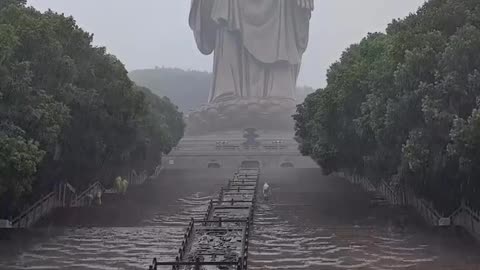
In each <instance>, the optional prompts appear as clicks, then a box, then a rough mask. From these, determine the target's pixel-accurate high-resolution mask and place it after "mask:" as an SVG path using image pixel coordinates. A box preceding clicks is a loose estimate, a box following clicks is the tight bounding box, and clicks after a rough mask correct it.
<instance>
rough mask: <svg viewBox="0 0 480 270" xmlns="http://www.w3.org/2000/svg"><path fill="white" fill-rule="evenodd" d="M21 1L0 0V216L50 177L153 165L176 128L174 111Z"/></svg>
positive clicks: (55, 18)
mask: <svg viewBox="0 0 480 270" xmlns="http://www.w3.org/2000/svg"><path fill="white" fill-rule="evenodd" d="M25 2H26V1H21V0H0V126H1V128H0V211H1V212H0V213H1V214H2V215H7V214H12V213H14V212H15V210H16V209H17V208H18V207H19V206H20V205H21V203H23V202H26V201H28V199H31V198H34V197H35V195H38V193H41V192H44V191H46V190H49V189H50V188H51V187H52V185H53V184H54V183H56V182H58V181H69V182H71V183H73V184H76V185H77V186H85V185H87V184H88V183H89V182H90V181H91V180H92V179H93V178H95V177H97V178H98V179H101V180H104V181H110V180H111V179H110V177H112V174H113V173H119V171H120V172H121V170H122V168H137V169H143V168H145V167H146V166H147V165H151V164H152V163H157V164H158V162H160V156H161V153H162V152H168V151H169V150H170V149H171V148H172V147H173V146H174V145H175V144H176V143H177V142H178V141H179V139H180V138H181V137H182V136H183V129H184V125H183V120H182V118H183V116H182V114H181V113H180V112H178V110H177V107H176V106H175V105H173V104H172V103H171V102H170V100H168V99H167V98H160V97H158V96H155V95H154V94H152V93H151V91H149V90H148V89H145V88H139V87H136V86H135V85H134V84H133V83H132V81H130V79H129V78H128V75H127V71H126V69H125V67H124V65H123V64H122V63H121V62H120V61H119V60H118V59H117V58H116V57H115V56H113V55H110V54H108V53H106V49H105V48H103V47H95V46H93V45H92V39H93V35H91V34H89V33H87V32H85V31H83V30H82V29H81V28H80V27H79V26H78V25H77V24H76V22H75V20H74V19H73V18H72V17H65V16H64V15H61V14H57V13H54V12H52V11H47V12H45V13H41V12H39V11H37V10H35V9H34V8H31V7H26V6H25V5H26V3H25ZM32 191H34V193H33V195H31V194H32Z"/></svg>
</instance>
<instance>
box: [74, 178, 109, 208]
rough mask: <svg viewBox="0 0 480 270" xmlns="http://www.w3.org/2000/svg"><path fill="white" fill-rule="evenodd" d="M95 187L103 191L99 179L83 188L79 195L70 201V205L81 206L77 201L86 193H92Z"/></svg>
mask: <svg viewBox="0 0 480 270" xmlns="http://www.w3.org/2000/svg"><path fill="white" fill-rule="evenodd" d="M95 189H100V190H101V191H102V192H103V191H105V188H104V186H103V185H102V183H100V182H99V181H96V182H95V183H93V184H91V185H90V186H89V187H88V188H87V189H85V190H84V191H83V192H82V193H80V195H77V196H75V199H74V200H73V202H72V203H71V206H82V205H80V204H79V202H81V201H83V200H84V199H85V198H86V197H87V196H88V195H90V194H92V192H93V191H94V190H95Z"/></svg>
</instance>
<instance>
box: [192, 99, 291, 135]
mask: <svg viewBox="0 0 480 270" xmlns="http://www.w3.org/2000/svg"><path fill="white" fill-rule="evenodd" d="M295 111H296V102H295V101H294V100H292V99H287V98H275V97H269V98H234V99H230V100H224V101H221V102H216V103H212V104H208V105H205V106H203V107H201V108H200V109H199V110H198V111H196V112H192V113H190V114H189V115H188V117H187V119H186V123H187V130H186V134H187V135H204V134H210V133H216V132H223V131H229V130H243V129H245V128H256V129H261V130H272V131H290V132H292V131H293V128H294V121H293V119H292V115H293V114H294V113H295Z"/></svg>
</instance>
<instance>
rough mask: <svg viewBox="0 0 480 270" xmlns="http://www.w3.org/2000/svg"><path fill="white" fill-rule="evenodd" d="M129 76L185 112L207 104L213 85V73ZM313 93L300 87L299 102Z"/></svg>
mask: <svg viewBox="0 0 480 270" xmlns="http://www.w3.org/2000/svg"><path fill="white" fill-rule="evenodd" d="M128 75H129V77H130V79H131V80H132V81H134V82H135V83H136V84H138V85H141V86H145V87H148V88H149V89H151V90H152V91H153V92H154V93H155V94H157V95H159V96H161V97H163V96H166V97H168V98H169V99H170V100H172V102H173V103H175V104H177V105H178V107H179V109H180V110H181V111H183V112H189V111H190V110H196V109H198V108H199V107H200V106H201V105H202V104H205V103H207V102H208V95H209V93H210V89H211V84H212V73H208V72H202V71H194V70H182V69H178V68H154V69H143V70H134V71H131V72H130V73H129V74H128ZM313 91H314V90H313V88H311V87H309V86H301V87H298V88H297V100H298V102H303V100H304V99H305V97H306V96H307V95H308V94H310V93H312V92H313Z"/></svg>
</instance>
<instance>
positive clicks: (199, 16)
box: [189, 0, 223, 54]
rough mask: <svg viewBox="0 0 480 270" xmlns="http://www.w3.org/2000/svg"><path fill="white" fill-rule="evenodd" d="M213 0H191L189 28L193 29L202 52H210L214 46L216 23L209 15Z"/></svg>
mask: <svg viewBox="0 0 480 270" xmlns="http://www.w3.org/2000/svg"><path fill="white" fill-rule="evenodd" d="M214 1H215V0H192V5H191V8H190V17H189V24H190V28H191V29H192V30H193V34H194V36H195V41H196V42H197V46H198V49H199V50H200V51H201V52H202V53H203V54H211V53H212V52H213V50H214V47H215V37H216V24H215V22H214V21H213V20H212V17H211V13H212V8H213V4H214ZM222 1H223V0H222Z"/></svg>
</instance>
